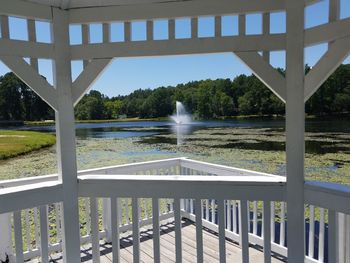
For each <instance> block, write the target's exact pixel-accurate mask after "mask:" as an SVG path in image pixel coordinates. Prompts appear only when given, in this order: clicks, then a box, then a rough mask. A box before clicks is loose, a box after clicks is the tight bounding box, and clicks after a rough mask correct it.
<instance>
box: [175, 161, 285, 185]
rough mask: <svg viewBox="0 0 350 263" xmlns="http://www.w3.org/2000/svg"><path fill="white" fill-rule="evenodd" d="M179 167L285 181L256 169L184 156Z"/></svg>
mask: <svg viewBox="0 0 350 263" xmlns="http://www.w3.org/2000/svg"><path fill="white" fill-rule="evenodd" d="M181 167H184V168H190V169H194V170H198V171H205V172H206V173H210V174H218V175H225V176H241V175H244V176H247V175H249V176H266V177H275V178H279V180H281V181H286V177H285V176H280V175H274V174H268V173H262V172H256V171H251V170H246V169H241V168H236V167H230V166H226V165H219V164H212V163H207V162H201V161H197V160H192V159H186V158H184V159H181Z"/></svg>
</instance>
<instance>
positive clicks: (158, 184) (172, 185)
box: [78, 175, 285, 201]
mask: <svg viewBox="0 0 350 263" xmlns="http://www.w3.org/2000/svg"><path fill="white" fill-rule="evenodd" d="M78 185H79V194H80V195H81V196H88V197H110V196H114V195H115V194H116V193H117V195H118V197H136V198H137V197H144V198H148V197H149V198H150V197H154V198H202V199H208V198H215V199H223V200H224V199H246V200H269V201H272V200H284V199H285V196H284V195H285V182H283V181H281V180H279V179H277V178H274V177H268V178H266V177H263V176H260V177H259V176H247V177H245V176H231V177H228V176H213V177H210V176H181V175H180V176H178V175H176V176H157V175H146V176H143V175H135V176H132V175H108V176H106V175H84V176H79V184H78Z"/></svg>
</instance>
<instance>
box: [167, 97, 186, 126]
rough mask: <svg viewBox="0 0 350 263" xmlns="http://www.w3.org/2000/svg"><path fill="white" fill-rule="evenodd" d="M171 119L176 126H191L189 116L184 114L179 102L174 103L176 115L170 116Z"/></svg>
mask: <svg viewBox="0 0 350 263" xmlns="http://www.w3.org/2000/svg"><path fill="white" fill-rule="evenodd" d="M171 119H172V120H173V121H175V123H176V124H177V125H181V124H191V115H189V114H188V113H187V112H186V110H185V107H184V105H183V104H182V103H181V102H179V101H176V114H174V115H172V116H171Z"/></svg>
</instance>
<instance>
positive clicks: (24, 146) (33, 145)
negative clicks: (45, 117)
mask: <svg viewBox="0 0 350 263" xmlns="http://www.w3.org/2000/svg"><path fill="white" fill-rule="evenodd" d="M55 142H56V138H55V136H54V135H51V134H48V133H41V132H29V131H11V130H0V160H1V159H7V158H10V157H15V156H18V155H22V154H25V153H29V152H32V151H35V150H39V149H41V148H44V147H48V146H51V145H53V144H55Z"/></svg>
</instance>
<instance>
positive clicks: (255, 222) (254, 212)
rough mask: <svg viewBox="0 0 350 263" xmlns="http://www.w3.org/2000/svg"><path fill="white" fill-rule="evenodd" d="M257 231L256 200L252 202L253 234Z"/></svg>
mask: <svg viewBox="0 0 350 263" xmlns="http://www.w3.org/2000/svg"><path fill="white" fill-rule="evenodd" d="M257 233H258V206H257V202H256V201H254V202H253V234H254V235H257Z"/></svg>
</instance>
